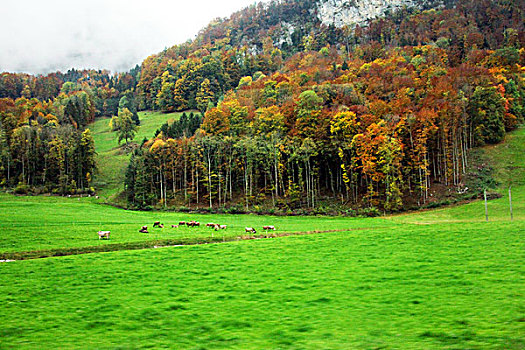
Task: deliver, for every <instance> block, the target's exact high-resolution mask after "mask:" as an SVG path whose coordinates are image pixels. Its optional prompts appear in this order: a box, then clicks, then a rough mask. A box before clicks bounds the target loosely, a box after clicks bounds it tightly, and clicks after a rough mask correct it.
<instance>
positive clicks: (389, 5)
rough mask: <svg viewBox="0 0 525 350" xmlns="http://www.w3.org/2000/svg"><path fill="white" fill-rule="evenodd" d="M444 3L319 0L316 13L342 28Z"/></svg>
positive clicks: (324, 19) (421, 0)
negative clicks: (408, 9) (404, 10)
mask: <svg viewBox="0 0 525 350" xmlns="http://www.w3.org/2000/svg"><path fill="white" fill-rule="evenodd" d="M442 5H443V1H431V0H348V1H344V0H319V1H318V5H317V8H316V14H317V17H318V19H319V20H320V21H321V23H323V24H324V25H334V26H336V27H338V28H340V27H343V26H345V25H350V26H352V25H356V24H360V25H362V24H365V23H366V22H367V21H369V20H371V19H374V18H377V17H382V16H384V15H386V14H387V13H393V12H395V11H397V10H400V9H402V8H418V9H422V8H429V7H438V6H442Z"/></svg>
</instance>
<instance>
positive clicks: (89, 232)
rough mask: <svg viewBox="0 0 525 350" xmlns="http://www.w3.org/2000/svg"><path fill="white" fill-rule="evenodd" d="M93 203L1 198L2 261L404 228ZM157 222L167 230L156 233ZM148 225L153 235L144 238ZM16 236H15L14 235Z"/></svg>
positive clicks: (378, 222)
mask: <svg viewBox="0 0 525 350" xmlns="http://www.w3.org/2000/svg"><path fill="white" fill-rule="evenodd" d="M95 201H96V200H94V199H92V198H81V199H78V198H60V197H14V196H10V195H5V194H0V230H1V232H3V233H2V234H0V237H2V239H1V240H0V258H1V257H2V254H4V257H5V253H9V252H11V253H12V252H29V251H42V250H55V251H62V252H67V251H68V249H71V248H82V247H92V246H95V247H96V246H111V245H118V246H122V245H126V244H131V243H138V242H151V244H153V245H158V244H170V243H171V244H174V243H184V242H194V241H199V240H202V239H206V240H211V238H212V234H213V236H214V238H216V239H218V240H222V238H223V237H224V238H230V237H237V236H239V235H244V234H245V232H244V228H245V227H255V228H256V229H257V230H258V231H259V232H258V233H263V232H262V231H263V230H262V229H261V228H262V226H265V225H274V226H276V227H277V232H278V233H283V232H305V231H315V230H317V231H326V230H350V229H356V228H374V227H384V226H389V227H395V226H397V225H398V224H396V223H393V222H390V221H387V220H384V219H381V218H374V219H370V220H363V219H356V218H342V217H315V218H311V217H293V218H291V217H269V216H258V215H213V216H210V215H205V214H200V215H197V214H183V213H169V212H138V211H129V210H122V209H118V208H114V207H111V206H106V205H101V204H96V203H94V202H95ZM191 220H195V221H199V222H201V224H202V225H201V227H198V228H189V227H184V226H181V227H179V228H171V225H172V224H178V223H179V221H191ZM155 221H161V222H163V223H164V224H165V228H164V229H159V228H155V229H154V228H153V223H154V222H155ZM208 222H216V223H219V224H224V225H227V226H228V228H227V229H226V230H221V231H218V232H215V231H214V230H212V229H210V228H206V227H205V226H204V225H205V224H206V223H208ZM142 225H148V227H149V231H150V233H148V234H144V233H139V232H138V230H139V229H140V228H141V226H142ZM101 230H104V231H105V230H109V231H111V239H110V240H108V241H106V240H98V235H97V231H101ZM11 233H14V234H11Z"/></svg>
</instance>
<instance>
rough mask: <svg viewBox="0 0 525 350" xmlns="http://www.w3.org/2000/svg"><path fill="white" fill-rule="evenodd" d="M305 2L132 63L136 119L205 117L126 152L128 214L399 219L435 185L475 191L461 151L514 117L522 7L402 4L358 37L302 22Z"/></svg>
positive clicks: (523, 38) (265, 9) (214, 29)
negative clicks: (144, 115)
mask: <svg viewBox="0 0 525 350" xmlns="http://www.w3.org/2000/svg"><path fill="white" fill-rule="evenodd" d="M314 3H315V1H312V2H294V1H284V2H280V3H277V2H272V3H270V4H269V5H267V6H263V5H258V6H253V7H250V8H248V9H246V10H244V11H241V12H239V13H236V14H234V15H233V16H232V17H231V18H230V19H227V20H223V21H217V22H215V23H212V24H210V26H208V27H207V28H205V29H204V30H203V31H202V32H201V33H200V35H199V36H198V38H197V39H196V40H195V41H193V42H190V43H186V44H184V45H181V46H175V47H172V48H170V49H167V50H165V51H164V52H162V53H160V54H158V55H154V56H150V57H149V58H148V59H146V60H145V61H144V63H143V65H142V74H141V78H140V80H139V83H138V87H137V94H138V100H139V101H140V103H141V104H142V106H143V107H147V108H161V109H165V110H168V111H169V110H178V109H185V108H195V107H197V108H199V109H201V110H202V111H205V110H206V114H205V118H204V121H203V125H202V127H201V129H200V130H198V131H197V133H196V134H195V135H193V136H192V137H187V136H186V137H179V138H170V137H168V136H167V135H163V134H161V135H158V137H157V138H155V139H153V140H150V141H148V142H147V143H145V144H144V145H143V147H142V148H141V149H140V150H139V151H137V153H136V154H135V155H134V157H133V159H132V162H131V164H130V167H129V169H128V179H127V195H128V198H129V201H130V203H131V204H132V205H135V206H138V207H144V206H148V205H157V204H159V203H160V204H161V205H171V204H174V205H186V206H193V205H197V206H199V205H207V206H209V207H220V206H225V207H232V206H233V208H235V210H246V209H249V208H254V207H260V206H263V207H264V206H267V207H270V208H276V207H277V208H280V209H283V210H295V209H298V208H303V209H306V208H310V209H309V210H314V211H315V210H319V209H320V208H319V207H323V206H326V205H330V204H327V203H332V204H333V203H336V202H338V203H342V204H343V207H345V206H346V207H351V208H358V207H366V208H377V209H384V210H399V209H401V208H403V207H406V206H407V205H411V206H414V205H415V206H422V205H424V204H425V203H426V202H428V201H429V199H431V198H430V197H431V196H432V195H433V192H435V191H433V188H435V189H438V191H449V192H450V191H453V192H456V193H465V194H467V195H469V194H470V195H471V196H475V195H476V193H475V191H476V189H472V188H471V189H469V188H468V185H467V184H466V183H465V181H464V175H465V174H466V173H467V172H468V171H469V165H470V164H469V150H470V149H472V148H473V147H476V146H479V145H483V144H485V143H497V142H500V141H501V140H503V137H504V135H505V131H506V130H507V131H508V130H511V129H513V128H514V127H516V125H518V124H519V123H521V122H522V121H523V101H524V97H525V95H524V87H525V86H524V80H523V76H524V75H523V65H524V62H525V61H524V59H525V53H524V49H523V46H524V42H525V35H524V25H523V23H524V21H523V20H524V14H523V11H522V8H523V6H522V5H523V2H522V1H476V2H473V1H459V2H458V3H457V4H456V6H455V7H453V6H450V5H451V4H449V8H445V7H441V8H438V9H431V10H425V11H420V10H419V9H417V8H404V9H401V10H400V11H398V12H395V13H393V14H391V15H390V16H388V17H386V18H381V19H378V20H375V21H372V22H371V23H370V24H369V25H368V26H363V27H361V26H351V25H349V26H343V27H336V26H334V25H329V26H325V25H323V24H322V23H320V21H319V20H318V18H317V17H316V16H310V17H309V16H305V14H307V13H312V12H311V10H312V6H314V5H315V4H314ZM292 9H293V10H292ZM314 13H315V12H314ZM301 14H302V15H301ZM301 21H302V22H301ZM284 22H286V23H294V26H295V27H294V33H295V34H293V35H292V38H295V39H293V40H292V45H288V44H287V42H286V40H284V41H282V40H281V41H280V39H279V38H283V37H282V35H281V34H282V33H281V34H279V30H278V29H279V28H282V24H283V23H284ZM255 28H257V30H255ZM477 190H479V188H478V189H477ZM469 191H470V193H469ZM272 210H273V209H272Z"/></svg>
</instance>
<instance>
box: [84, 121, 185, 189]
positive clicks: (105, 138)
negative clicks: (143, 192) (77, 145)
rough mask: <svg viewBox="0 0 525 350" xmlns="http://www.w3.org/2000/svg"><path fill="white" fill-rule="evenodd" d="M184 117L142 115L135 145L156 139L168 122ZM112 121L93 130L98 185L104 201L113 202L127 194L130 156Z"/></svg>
mask: <svg viewBox="0 0 525 350" xmlns="http://www.w3.org/2000/svg"><path fill="white" fill-rule="evenodd" d="M181 114H182V113H162V112H150V111H148V112H139V118H140V127H139V129H138V131H137V134H136V136H135V139H134V140H133V142H135V143H138V144H140V143H141V142H142V140H143V139H144V138H148V139H149V138H152V137H153V135H154V134H155V131H156V130H157V129H158V128H160V126H161V125H162V124H164V123H166V122H168V121H174V120H178V118H179V117H180V115H181ZM109 121H110V118H100V119H97V120H96V121H95V122H94V123H93V124H91V125H90V126H89V127H90V129H91V131H92V132H93V138H94V139H95V148H96V150H97V154H98V155H97V166H98V170H99V173H98V174H97V179H99V180H97V182H96V183H95V185H96V186H97V188H98V189H101V191H100V195H101V196H102V197H104V198H105V199H106V198H111V197H114V196H116V195H117V194H118V193H119V192H120V191H122V190H123V183H124V174H125V170H126V167H127V166H128V161H129V153H126V152H124V151H123V150H122V147H119V144H118V142H117V136H116V135H117V134H116V133H115V132H112V131H111V128H110V127H109Z"/></svg>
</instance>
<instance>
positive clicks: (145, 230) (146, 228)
mask: <svg viewBox="0 0 525 350" xmlns="http://www.w3.org/2000/svg"><path fill="white" fill-rule="evenodd" d="M139 232H140V233H149V232H148V226H142V227H141V228H140V230H139Z"/></svg>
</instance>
